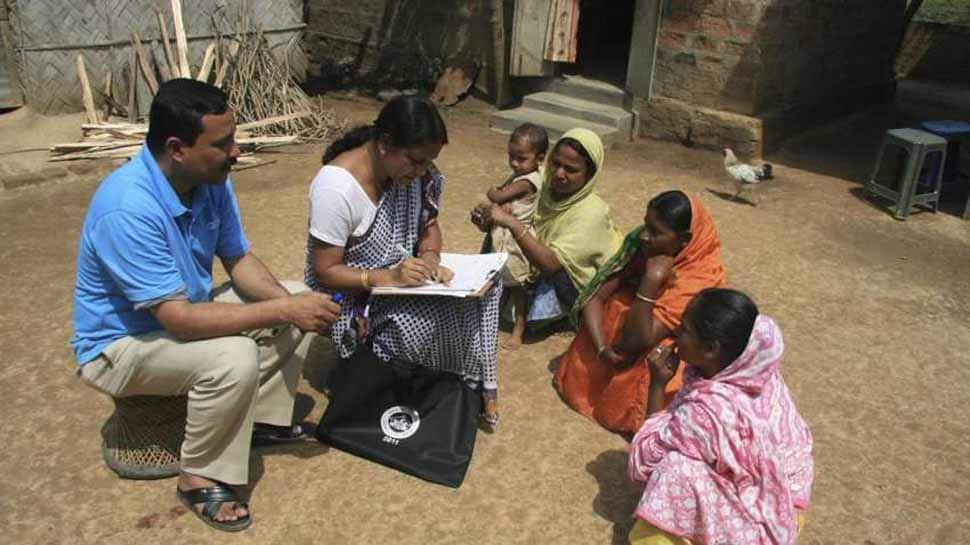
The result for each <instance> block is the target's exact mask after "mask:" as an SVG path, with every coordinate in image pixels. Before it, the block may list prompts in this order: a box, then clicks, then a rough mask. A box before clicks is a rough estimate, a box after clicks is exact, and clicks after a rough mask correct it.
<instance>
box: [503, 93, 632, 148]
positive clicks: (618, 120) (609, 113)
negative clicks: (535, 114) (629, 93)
mask: <svg viewBox="0 0 970 545" xmlns="http://www.w3.org/2000/svg"><path fill="white" fill-rule="evenodd" d="M522 106H523V107H524V108H530V109H533V110H539V111H543V112H548V113H551V114H556V115H562V116H566V117H574V118H576V119H583V120H586V121H591V122H593V123H596V124H598V125H605V126H607V127H616V128H617V129H618V130H619V131H620V132H622V133H624V134H626V135H627V137H628V138H629V137H630V136H631V135H632V134H633V113H631V112H628V111H626V110H624V109H623V108H618V107H616V106H608V105H604V104H601V103H598V102H591V101H589V100H583V99H580V98H575V97H571V96H566V95H562V94H559V93H552V92H548V91H546V92H542V93H533V94H531V95H527V96H526V97H525V98H523V100H522Z"/></svg>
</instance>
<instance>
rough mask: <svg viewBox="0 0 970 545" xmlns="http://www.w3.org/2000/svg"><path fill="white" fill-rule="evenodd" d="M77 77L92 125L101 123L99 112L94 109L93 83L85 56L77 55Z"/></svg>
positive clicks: (85, 109)
mask: <svg viewBox="0 0 970 545" xmlns="http://www.w3.org/2000/svg"><path fill="white" fill-rule="evenodd" d="M77 77H78V79H79V80H81V95H82V99H83V100H84V111H85V112H86V113H87V115H88V121H90V122H91V123H100V122H101V120H100V119H99V118H98V111H97V110H95V109H94V95H93V94H92V93H91V83H90V82H89V81H88V71H87V69H86V68H85V67H84V56H83V55H81V54H80V53H78V54H77Z"/></svg>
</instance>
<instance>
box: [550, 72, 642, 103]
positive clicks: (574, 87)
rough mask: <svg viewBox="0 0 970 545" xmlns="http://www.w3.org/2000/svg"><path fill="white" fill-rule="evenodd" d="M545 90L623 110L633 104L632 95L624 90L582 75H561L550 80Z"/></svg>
mask: <svg viewBox="0 0 970 545" xmlns="http://www.w3.org/2000/svg"><path fill="white" fill-rule="evenodd" d="M546 90H547V91H552V92H554V93H559V94H561V95H568V96H571V97H573V98H578V99H582V100H588V101H590V102H595V103H597V104H603V105H605V106H615V107H617V108H623V109H624V110H629V109H630V108H631V107H632V106H633V96H632V95H631V94H630V93H627V92H626V90H624V89H621V88H620V87H617V86H616V85H612V84H609V83H606V82H604V81H597V80H593V79H587V78H584V77H582V76H563V77H562V78H559V79H556V80H555V81H554V82H552V83H551V84H550V85H549V87H548V88H547V89H546Z"/></svg>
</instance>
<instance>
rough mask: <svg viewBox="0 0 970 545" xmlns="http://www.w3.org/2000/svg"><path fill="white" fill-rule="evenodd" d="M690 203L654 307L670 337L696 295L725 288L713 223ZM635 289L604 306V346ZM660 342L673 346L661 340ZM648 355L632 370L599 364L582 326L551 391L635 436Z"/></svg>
mask: <svg viewBox="0 0 970 545" xmlns="http://www.w3.org/2000/svg"><path fill="white" fill-rule="evenodd" d="M690 202H691V222H690V230H691V233H692V237H691V240H690V242H689V243H688V244H687V246H686V247H685V248H684V249H683V250H681V252H680V253H679V254H677V256H676V257H675V258H674V276H673V278H672V280H671V281H670V282H669V283H668V285H667V287H666V288H664V291H663V292H662V293H661V294H660V297H659V298H658V299H657V303H656V304H655V305H654V307H653V319H654V320H658V321H659V322H660V323H662V324H663V325H664V326H666V327H667V329H669V330H671V331H674V330H675V329H676V328H677V327H678V326H680V320H681V316H683V314H684V310H685V309H686V308H687V304H688V303H690V301H691V299H693V298H694V296H695V295H697V293H698V292H700V291H701V290H704V289H706V288H715V287H721V286H724V285H725V281H726V275H725V272H724V265H723V263H722V262H721V250H720V248H721V242H720V239H719V238H718V236H717V228H715V226H714V220H713V219H711V216H710V214H708V213H707V210H705V209H704V207H702V206H701V205H700V203H698V202H697V201H696V200H695V199H693V198H691V199H690ZM638 231H639V230H637V231H635V233H638ZM631 236H632V234H631ZM621 252H622V250H621ZM627 261H629V259H628V260H627ZM616 265H617V266H616V270H615V272H613V273H610V275H612V274H615V273H616V272H620V274H624V273H626V272H627V271H626V270H625V269H626V267H627V265H629V263H622V264H616ZM608 266H609V265H608ZM621 271H622V272H621ZM598 276H599V275H598ZM606 276H608V275H604V279H605V277H606ZM636 289H637V288H636V287H635V286H623V287H621V288H620V289H618V290H617V291H616V293H614V294H613V295H612V296H611V297H610V298H609V299H608V300H607V301H606V303H605V304H604V306H603V337H604V339H605V340H606V341H607V342H610V343H613V342H616V340H617V339H618V338H619V336H620V334H621V332H622V329H623V324H624V323H625V322H626V315H627V313H628V312H629V311H630V306H631V305H632V304H633V300H634V294H635V292H636ZM662 342H663V343H672V342H673V341H672V339H665V340H664V341H662ZM648 352H649V350H647V351H645V352H644V353H643V354H642V355H641V356H640V357H639V358H637V360H636V362H635V363H634V364H633V365H632V366H631V367H629V368H625V369H616V368H615V367H613V366H612V365H610V364H609V363H605V362H603V361H600V359H599V356H598V355H597V353H596V347H595V346H593V342H592V340H591V338H590V335H589V331H588V330H587V329H586V326H585V325H583V326H582V327H580V329H579V333H578V334H577V335H576V338H575V339H574V340H573V342H572V344H570V345H569V349H568V350H567V351H566V353H565V354H564V355H563V357H562V358H561V360H560V362H559V367H558V368H557V369H556V377H555V381H554V382H555V385H556V389H557V390H559V394H560V395H561V396H562V398H563V400H565V401H566V403H567V404H568V405H569V406H570V407H572V408H573V409H574V410H575V411H576V412H578V413H580V414H583V415H586V416H587V417H589V418H592V419H593V420H596V421H597V422H599V424H600V425H602V426H603V427H604V428H606V429H608V430H612V431H616V432H630V433H633V432H636V431H637V430H639V429H640V426H641V425H642V424H643V420H644V418H645V416H646V410H647V387H648V386H649V384H650V372H649V368H648V366H647V361H646V354H647V353H648ZM683 369H684V366H683V365H681V366H680V368H679V369H678V371H677V374H676V375H675V376H674V378H673V380H671V381H670V382H669V383H668V384H667V387H666V389H665V392H664V394H665V395H664V397H665V400H664V405H667V404H668V403H670V402H671V401H672V400H673V398H674V394H676V393H677V391H678V390H680V386H681V384H682V373H683Z"/></svg>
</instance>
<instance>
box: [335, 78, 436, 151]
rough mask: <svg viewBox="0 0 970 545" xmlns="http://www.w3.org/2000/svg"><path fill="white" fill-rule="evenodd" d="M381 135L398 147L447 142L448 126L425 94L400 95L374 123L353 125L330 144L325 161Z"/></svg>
mask: <svg viewBox="0 0 970 545" xmlns="http://www.w3.org/2000/svg"><path fill="white" fill-rule="evenodd" d="M382 136H383V137H385V138H387V140H388V142H390V144H391V145H392V146H394V147H396V148H409V147H412V146H421V145H424V144H441V145H444V144H447V143H448V129H447V127H445V122H444V120H442V119H441V115H440V114H439V113H438V109H437V108H435V105H434V104H433V103H432V102H431V101H430V100H428V99H427V98H424V97H422V96H418V95H401V96H398V97H395V98H393V99H392V100H391V101H390V102H388V103H387V104H385V105H384V107H383V108H381V113H380V114H378V116H377V121H374V124H373V125H362V126H360V127H356V128H354V129H351V130H350V131H349V132H347V133H345V134H344V135H343V136H341V137H340V138H339V139H337V141H336V142H334V143H333V144H330V146H329V147H328V148H327V151H326V152H324V154H323V164H327V163H329V162H330V161H333V160H334V158H336V157H337V156H338V155H340V154H341V153H343V152H345V151H350V150H352V149H354V148H359V147H360V146H363V145H364V144H366V143H367V142H369V141H371V140H374V139H375V138H380V137H382Z"/></svg>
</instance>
